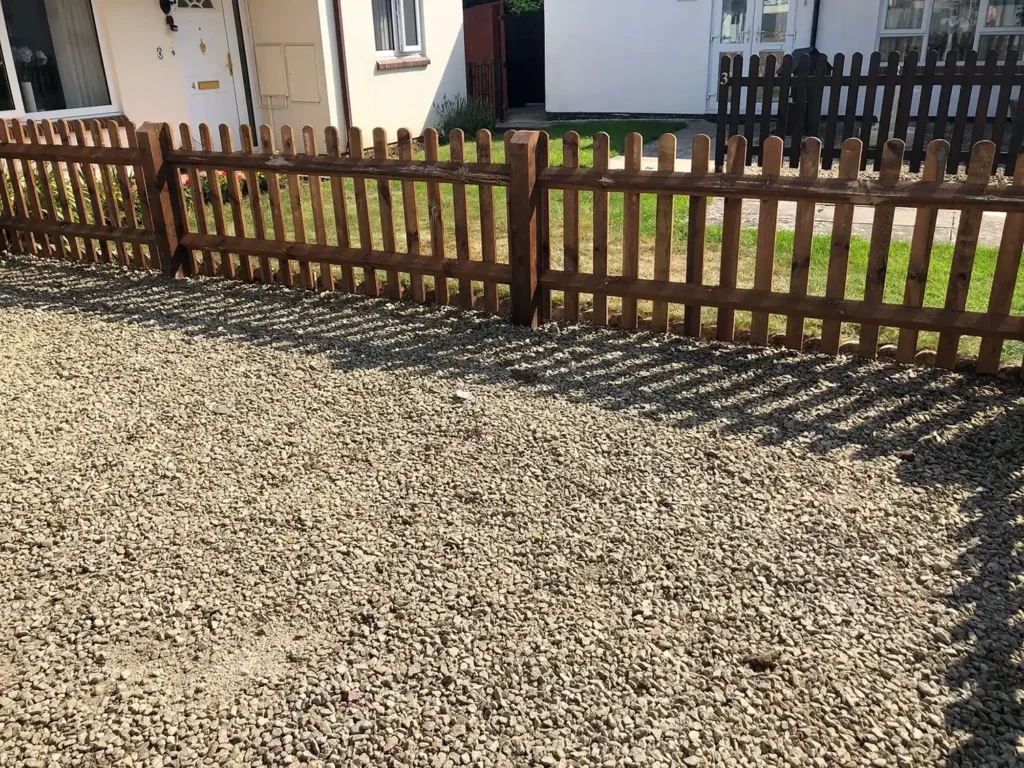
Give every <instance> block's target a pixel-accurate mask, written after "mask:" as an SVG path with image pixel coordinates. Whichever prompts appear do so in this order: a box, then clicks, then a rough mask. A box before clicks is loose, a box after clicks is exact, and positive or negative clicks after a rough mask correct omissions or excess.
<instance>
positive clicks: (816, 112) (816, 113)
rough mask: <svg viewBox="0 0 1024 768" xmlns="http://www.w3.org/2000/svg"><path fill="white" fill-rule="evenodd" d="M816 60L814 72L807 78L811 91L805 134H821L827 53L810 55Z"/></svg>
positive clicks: (811, 58)
mask: <svg viewBox="0 0 1024 768" xmlns="http://www.w3.org/2000/svg"><path fill="white" fill-rule="evenodd" d="M808 60H809V61H814V74H813V76H812V77H809V78H808V79H807V83H808V85H809V86H810V92H809V93H808V94H807V107H806V119H805V128H804V131H805V135H807V136H818V137H820V136H821V106H822V105H821V102H822V99H823V98H824V96H825V74H826V69H827V68H828V58H827V57H826V56H825V54H823V53H822V54H818V55H817V56H816V57H809V58H808Z"/></svg>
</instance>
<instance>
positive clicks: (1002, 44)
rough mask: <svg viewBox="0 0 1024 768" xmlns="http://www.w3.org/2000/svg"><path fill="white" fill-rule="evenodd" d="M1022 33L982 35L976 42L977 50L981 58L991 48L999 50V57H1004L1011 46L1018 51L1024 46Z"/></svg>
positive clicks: (1003, 58) (1002, 58) (1001, 58)
mask: <svg viewBox="0 0 1024 768" xmlns="http://www.w3.org/2000/svg"><path fill="white" fill-rule="evenodd" d="M1022 45H1024V35H982V36H981V41H980V42H979V43H978V52H979V54H981V55H980V56H979V58H982V57H984V56H985V54H987V53H988V52H989V51H991V50H993V49H994V50H997V51H999V59H1000V60H1005V59H1006V52H1007V51H1009V50H1010V49H1011V48H1013V49H1014V50H1015V51H1017V53H1020V52H1021V51H1022V50H1024V48H1021V46H1022Z"/></svg>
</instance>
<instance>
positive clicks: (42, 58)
mask: <svg viewBox="0 0 1024 768" xmlns="http://www.w3.org/2000/svg"><path fill="white" fill-rule="evenodd" d="M35 59H36V64H37V65H39V66H40V67H45V66H46V62H48V61H49V59H48V58H47V56H46V54H45V53H43V52H42V51H36V53H35Z"/></svg>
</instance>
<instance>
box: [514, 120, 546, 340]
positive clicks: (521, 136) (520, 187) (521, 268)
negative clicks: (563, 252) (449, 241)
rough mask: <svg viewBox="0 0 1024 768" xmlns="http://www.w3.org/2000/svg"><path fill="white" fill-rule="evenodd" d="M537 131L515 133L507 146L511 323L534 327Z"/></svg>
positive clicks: (538, 190) (536, 300) (537, 235)
mask: <svg viewBox="0 0 1024 768" xmlns="http://www.w3.org/2000/svg"><path fill="white" fill-rule="evenodd" d="M539 138H540V134H539V133H538V132H537V131H516V133H515V136H513V137H512V142H511V144H510V147H511V152H510V156H509V158H508V159H509V162H510V163H511V165H512V179H511V183H510V185H509V190H508V193H509V197H508V199H509V233H510V243H511V248H512V252H511V254H510V258H509V261H510V262H511V265H512V322H513V323H515V324H516V325H525V326H529V327H531V328H536V327H537V322H538V316H539V314H540V297H541V291H540V287H539V285H538V282H537V278H538V272H539V264H540V252H541V242H540V239H541V226H540V197H541V188H540V185H539V184H538V183H537V143H538V140H539Z"/></svg>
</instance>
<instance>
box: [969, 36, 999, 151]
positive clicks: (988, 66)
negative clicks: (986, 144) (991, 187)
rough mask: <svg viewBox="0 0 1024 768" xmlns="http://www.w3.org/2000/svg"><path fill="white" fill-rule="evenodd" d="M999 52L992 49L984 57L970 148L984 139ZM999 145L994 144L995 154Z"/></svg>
mask: <svg viewBox="0 0 1024 768" xmlns="http://www.w3.org/2000/svg"><path fill="white" fill-rule="evenodd" d="M999 55H1000V54H999V52H998V51H997V50H995V49H994V48H992V49H990V50H989V52H988V53H987V54H986V55H985V67H984V69H983V70H982V72H981V83H980V86H979V88H978V104H977V106H976V107H975V108H974V125H973V126H972V127H971V146H972V147H974V146H976V145H977V144H978V142H979V141H983V140H984V139H985V129H986V128H987V127H988V107H989V102H990V101H991V100H992V84H993V83H994V82H995V77H996V67H998V66H999ZM998 151H999V145H998V144H996V152H997V153H998Z"/></svg>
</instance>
